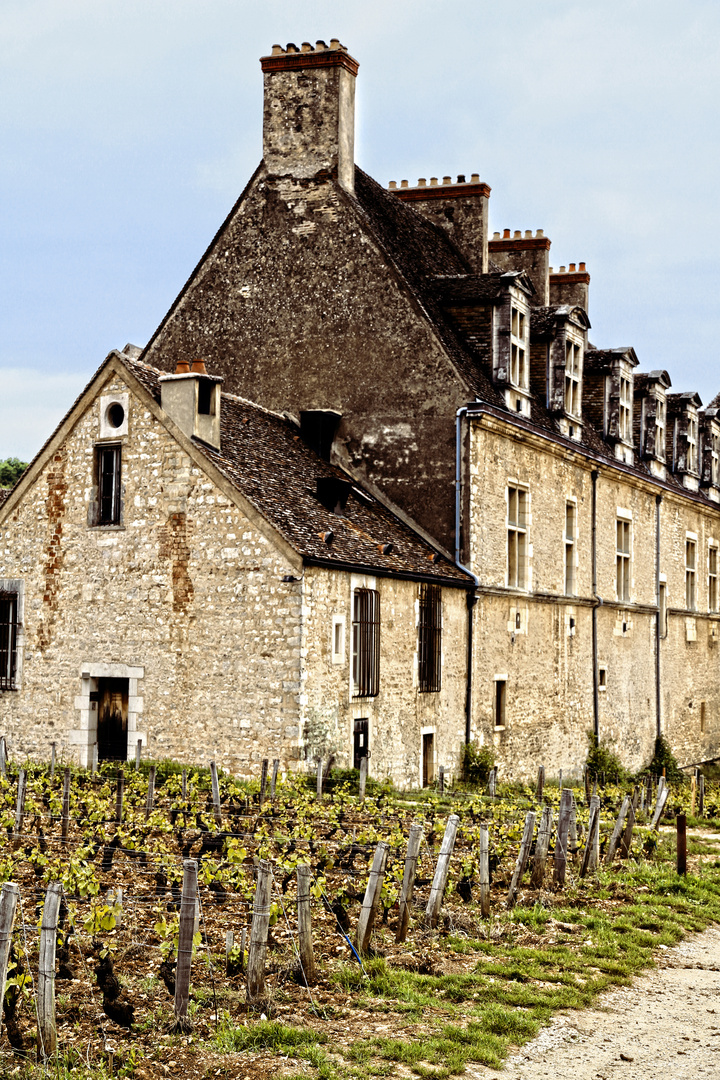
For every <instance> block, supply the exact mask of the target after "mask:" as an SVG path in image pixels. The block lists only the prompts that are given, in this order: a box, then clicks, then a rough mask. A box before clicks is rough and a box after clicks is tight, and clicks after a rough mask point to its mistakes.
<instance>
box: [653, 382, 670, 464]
mask: <svg viewBox="0 0 720 1080" xmlns="http://www.w3.org/2000/svg"><path fill="white" fill-rule="evenodd" d="M666 417H667V405H666V403H665V399H664V398H661V397H658V398H657V400H656V402H655V457H656V458H658V460H659V461H664V460H665V423H666Z"/></svg>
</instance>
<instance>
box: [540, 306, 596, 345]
mask: <svg viewBox="0 0 720 1080" xmlns="http://www.w3.org/2000/svg"><path fill="white" fill-rule="evenodd" d="M567 322H573V323H575V324H576V325H577V326H579V327H580V328H581V329H582V330H589V329H590V320H589V318H588V316H587V312H586V311H585V309H584V308H581V307H577V306H572V305H570V304H559V305H557V306H554V307H536V308H533V310H532V313H531V316H530V337H531V339H532V340H533V341H546V340H549V339H550V338H554V337H555V335H556V334H557V332H558V330H559V329H560V327H561V326H562V325H564V324H565V323H567Z"/></svg>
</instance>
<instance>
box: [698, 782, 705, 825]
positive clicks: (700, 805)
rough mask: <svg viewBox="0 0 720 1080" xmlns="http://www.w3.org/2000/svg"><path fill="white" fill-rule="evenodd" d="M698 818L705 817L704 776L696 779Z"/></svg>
mask: <svg viewBox="0 0 720 1080" xmlns="http://www.w3.org/2000/svg"><path fill="white" fill-rule="evenodd" d="M698 817H705V774H704V773H700V775H699V777H698Z"/></svg>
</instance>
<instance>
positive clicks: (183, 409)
mask: <svg viewBox="0 0 720 1080" xmlns="http://www.w3.org/2000/svg"><path fill="white" fill-rule="evenodd" d="M159 382H160V405H161V407H162V409H164V411H165V412H166V413H167V414H168V416H169V417H170V419H171V420H173V421H174V422H175V423H176V424H177V426H178V427H179V428H180V430H181V431H182V432H183V433H184V434H185V435H187V436H188V438H189V439H199V440H200V442H203V443H205V444H206V445H207V446H211V447H212V448H213V449H214V450H219V449H220V384H221V383H222V382H223V380H222V379H221V378H218V377H217V376H215V375H208V373H207V371H206V370H205V361H204V360H193V362H192V364H189V363H188V361H187V360H178V362H177V366H176V368H175V374H174V375H161V376H160V379H159Z"/></svg>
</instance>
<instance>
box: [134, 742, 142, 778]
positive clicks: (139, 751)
mask: <svg viewBox="0 0 720 1080" xmlns="http://www.w3.org/2000/svg"><path fill="white" fill-rule="evenodd" d="M141 757H142V739H138V741H137V743H136V745H135V772H139V771H140V758H141Z"/></svg>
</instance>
